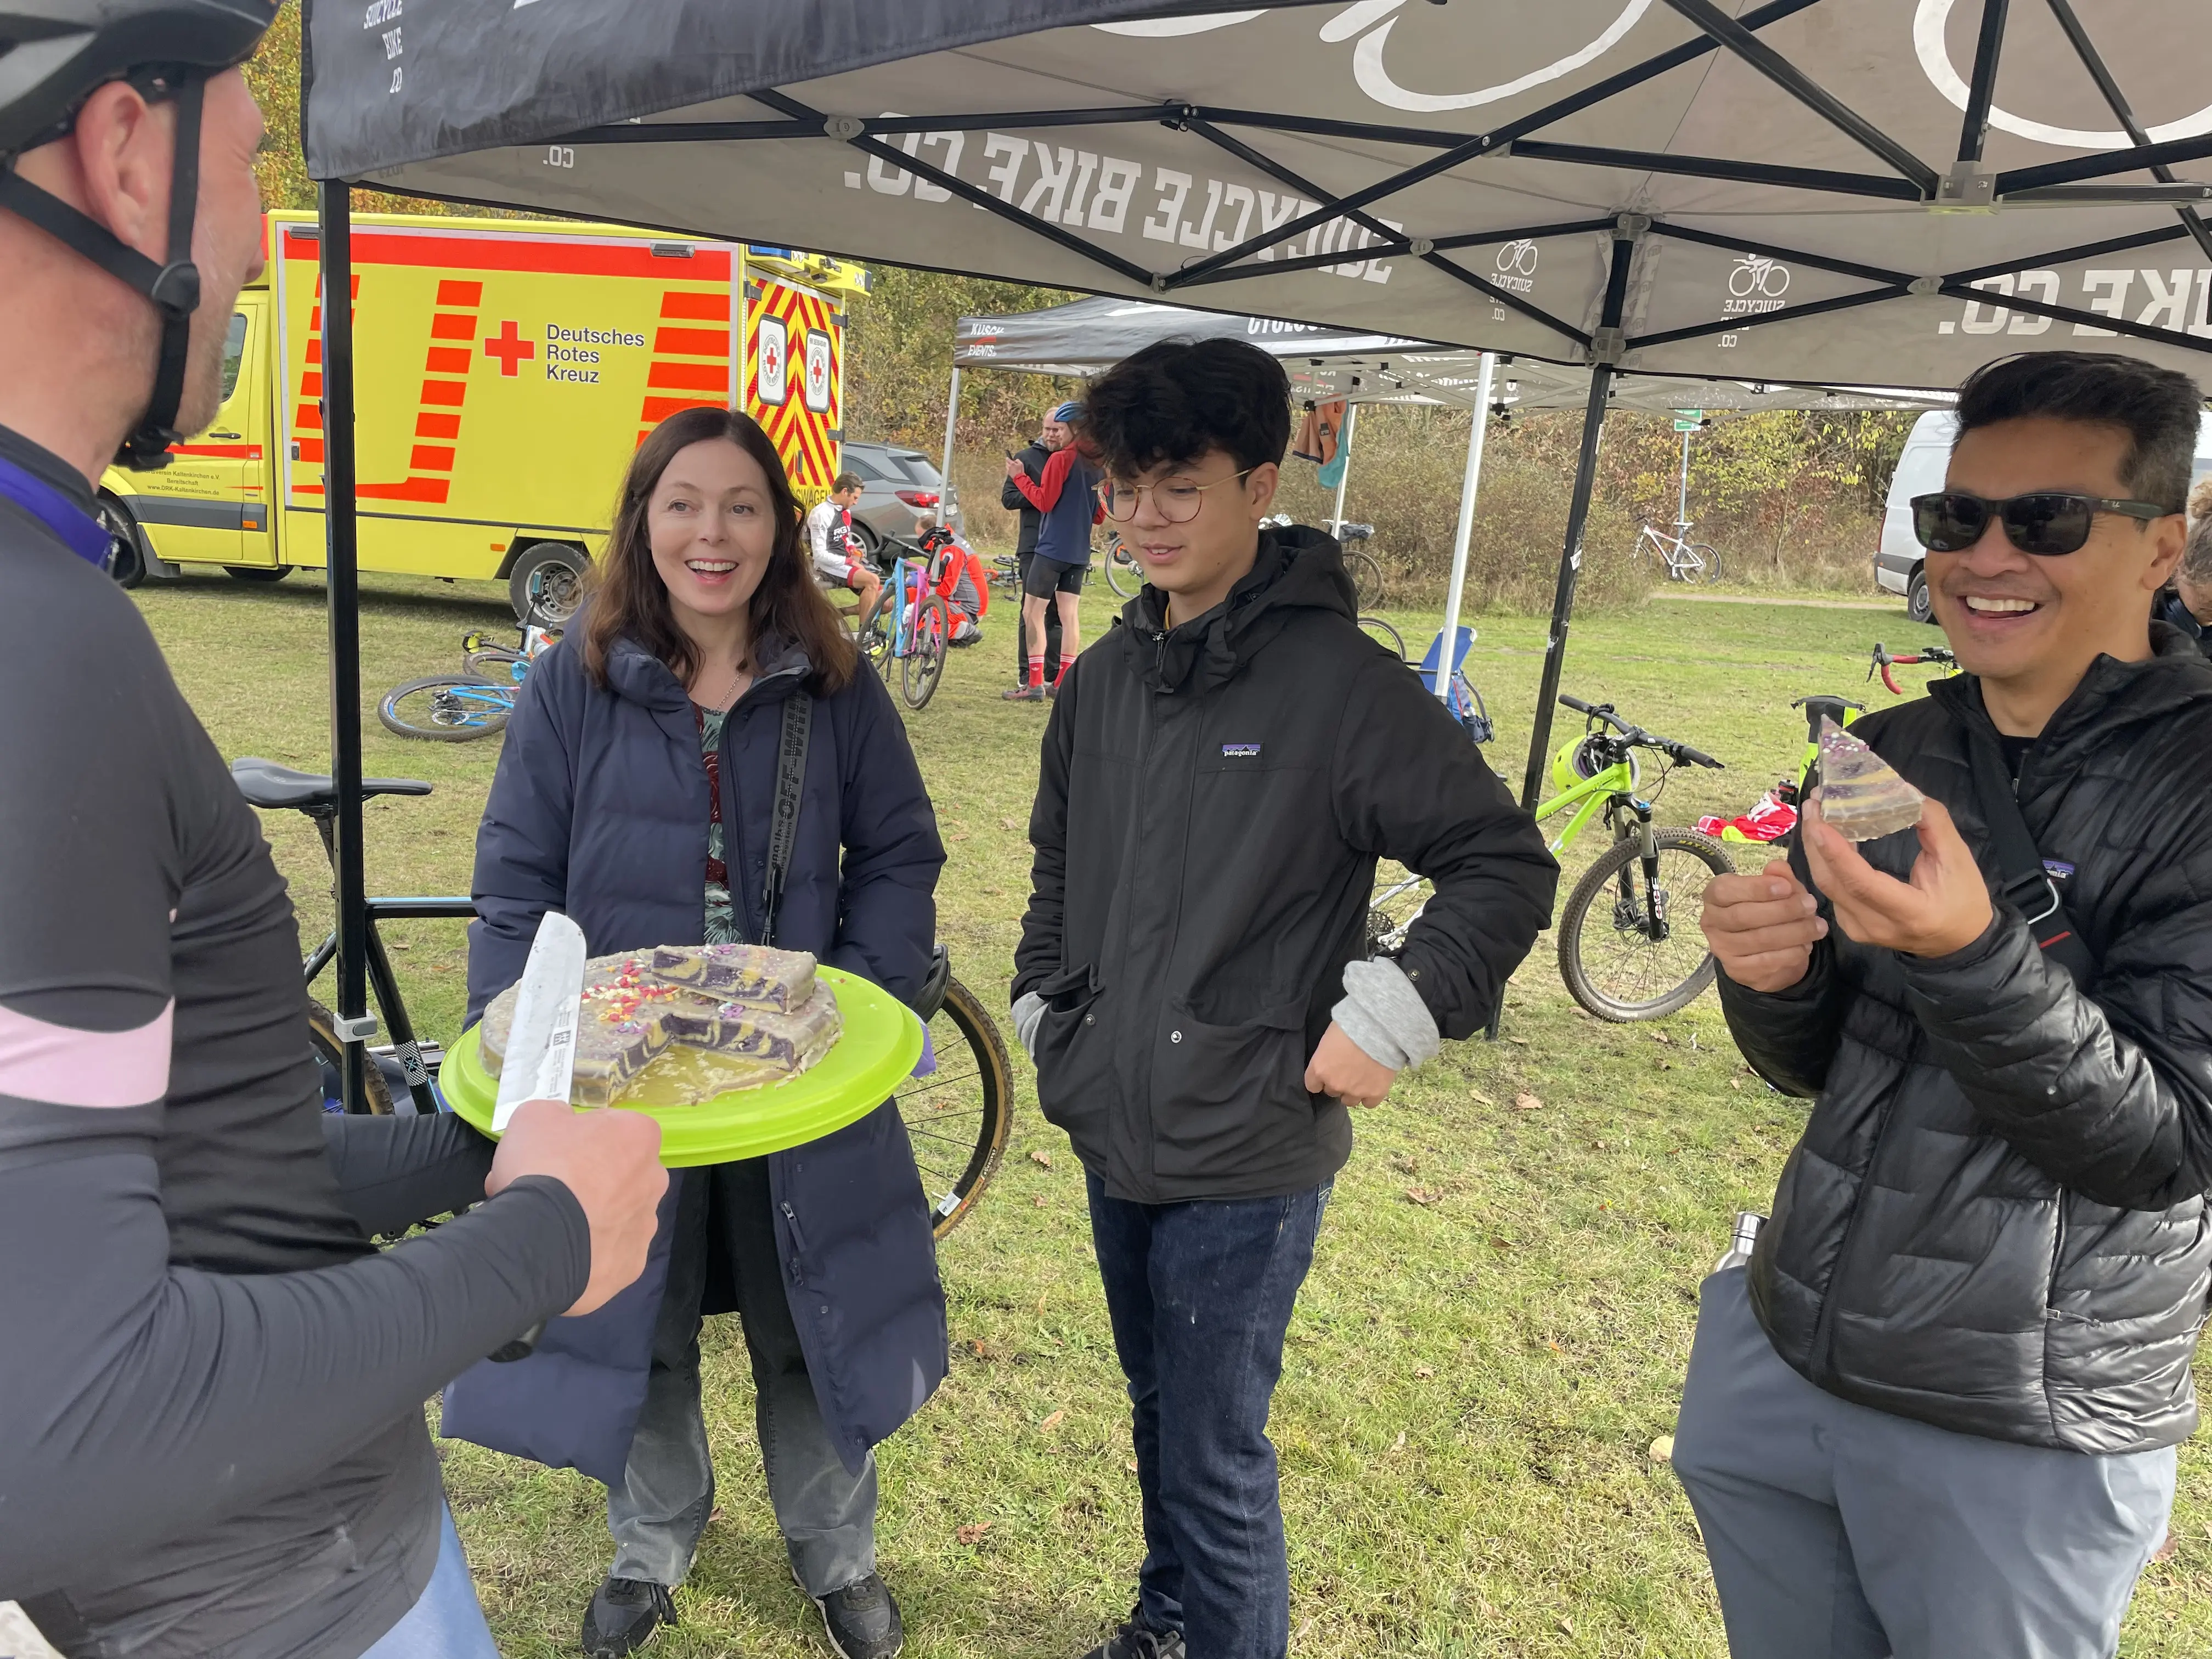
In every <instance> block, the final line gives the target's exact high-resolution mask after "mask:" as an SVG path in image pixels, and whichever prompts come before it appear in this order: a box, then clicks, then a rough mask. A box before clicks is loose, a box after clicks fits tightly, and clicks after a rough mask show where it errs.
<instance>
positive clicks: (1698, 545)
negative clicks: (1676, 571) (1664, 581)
mask: <svg viewBox="0 0 2212 1659" xmlns="http://www.w3.org/2000/svg"><path fill="white" fill-rule="evenodd" d="M1689 550H1690V551H1691V552H1692V553H1693V554H1695V555H1696V556H1697V561H1698V562H1696V563H1695V564H1693V565H1691V566H1690V567H1689V568H1687V569H1686V570H1684V571H1683V572H1682V580H1684V581H1686V582H1717V581H1718V580H1720V579H1721V556H1720V552H1719V550H1717V549H1716V548H1714V547H1712V546H1711V545H1710V544H1707V543H1705V542H1692V543H1691V544H1690V545H1689Z"/></svg>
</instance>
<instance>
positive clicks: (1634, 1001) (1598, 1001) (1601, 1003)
mask: <svg viewBox="0 0 2212 1659" xmlns="http://www.w3.org/2000/svg"><path fill="white" fill-rule="evenodd" d="M1652 834H1653V838H1654V839H1655V840H1656V842H1657V844H1658V851H1659V858H1660V873H1661V879H1662V883H1663V882H1666V881H1667V880H1668V866H1669V864H1670V862H1671V863H1672V865H1673V866H1674V868H1675V869H1677V870H1686V866H1703V868H1704V870H1705V872H1709V873H1708V875H1707V879H1710V878H1711V876H1726V875H1732V874H1734V873H1735V861H1734V860H1732V859H1730V858H1729V854H1728V849H1727V848H1724V847H1723V846H1722V845H1721V843H1720V842H1717V841H1715V840H1714V839H1713V838H1712V837H1711V836H1701V835H1699V833H1698V832H1697V831H1696V830H1694V829H1681V828H1679V827H1676V826H1673V825H1669V826H1666V827H1662V828H1660V829H1655V830H1654V831H1653V832H1652ZM1642 852H1643V847H1642V842H1641V841H1640V840H1639V838H1638V837H1637V836H1628V837H1627V838H1626V839H1625V840H1621V841H1617V842H1613V845H1612V846H1611V847H1609V848H1607V849H1606V852H1605V854H1604V855H1603V856H1602V857H1601V858H1600V859H1599V860H1598V861H1597V862H1596V863H1595V864H1593V865H1592V866H1590V867H1589V870H1588V871H1587V872H1584V874H1583V878H1582V879H1581V880H1580V881H1578V882H1577V883H1576V884H1575V889H1574V891H1573V892H1572V893H1571V894H1570V895H1568V897H1567V903H1566V908H1565V909H1564V910H1562V911H1561V912H1560V913H1559V975H1560V977H1561V978H1563V979H1565V981H1566V983H1567V990H1568V993H1569V994H1571V996H1572V997H1573V998H1574V1000H1576V1001H1577V1002H1578V1003H1580V1004H1581V1005H1582V1006H1583V1007H1584V1008H1586V1009H1588V1010H1589V1012H1591V1013H1593V1014H1595V1015H1596V1016H1597V1017H1598V1018H1600V1019H1604V1020H1611V1021H1613V1022H1614V1023H1615V1024H1628V1023H1630V1022H1632V1021H1635V1020H1643V1019H1659V1018H1663V1017H1664V1016H1666V1015H1668V1014H1671V1013H1673V1012H1675V1011H1676V1010H1677V1009H1679V1008H1682V1007H1685V1006H1687V1005H1688V1004H1689V1003H1691V1002H1692V1001H1693V1000H1696V999H1697V997H1698V996H1699V994H1701V993H1702V992H1703V991H1704V990H1705V987H1707V986H1708V985H1711V983H1712V982H1713V958H1712V953H1711V951H1706V950H1705V949H1704V948H1703V947H1704V945H1705V935H1704V934H1703V933H1700V932H1699V931H1698V907H1699V903H1700V902H1701V900H1702V898H1703V895H1704V890H1705V889H1704V883H1703V882H1702V881H1701V882H1698V883H1697V884H1696V890H1695V891H1687V892H1686V891H1682V890H1678V887H1679V884H1676V885H1670V886H1668V887H1667V888H1666V891H1667V893H1668V938H1667V939H1665V940H1663V941H1658V942H1656V943H1655V942H1654V941H1652V940H1650V939H1648V938H1645V937H1644V935H1643V934H1641V933H1637V932H1636V931H1635V929H1634V928H1633V927H1622V926H1621V925H1620V921H1621V917H1620V906H1621V905H1622V903H1623V902H1624V901H1623V899H1622V895H1621V892H1620V885H1619V880H1618V878H1620V875H1621V874H1622V872H1623V871H1624V869H1626V871H1627V872H1628V874H1629V880H1630V884H1631V891H1632V893H1635V894H1636V897H1637V900H1638V902H1644V903H1648V902H1649V899H1648V894H1643V893H1637V892H1636V890H1637V889H1638V888H1640V887H1641V886H1642V884H1643V882H1644V872H1643V863H1642ZM1670 853H1671V854H1674V858H1673V859H1672V860H1669V858H1668V854H1670ZM1593 915H1595V921H1593V920H1592V917H1593ZM1632 940H1633V941H1635V942H1634V943H1632V942H1631V941H1632ZM1691 941H1694V942H1695V944H1694V946H1692V945H1691V943H1690V942H1691ZM1608 947H1610V948H1611V951H1612V952H1613V953H1614V954H1615V956H1616V959H1617V960H1618V961H1619V962H1620V963H1622V964H1623V965H1624V966H1625V967H1628V968H1630V969H1631V970H1632V973H1633V971H1634V970H1635V969H1638V968H1640V969H1642V970H1643V971H1642V974H1641V975H1640V977H1641V978H1642V980H1643V981H1644V982H1643V983H1642V984H1641V985H1640V986H1639V987H1638V988H1639V989H1642V990H1645V991H1649V992H1650V994H1649V995H1629V994H1623V991H1622V985H1621V980H1620V977H1618V976H1616V975H1613V974H1612V973H1610V972H1608V971H1607V970H1606V969H1605V967H1604V966H1602V965H1601V964H1602V963H1604V960H1605V958H1606V957H1607V953H1608ZM1692 949H1694V950H1695V951H1696V956H1695V958H1694V965H1693V966H1692V967H1690V968H1689V969H1687V970H1686V971H1684V970H1682V968H1681V964H1682V963H1684V962H1685V961H1689V960H1691V959H1692V958H1691V951H1692ZM1643 952H1649V954H1648V955H1639V953H1643ZM1655 975H1656V977H1655ZM1601 981H1603V982H1601Z"/></svg>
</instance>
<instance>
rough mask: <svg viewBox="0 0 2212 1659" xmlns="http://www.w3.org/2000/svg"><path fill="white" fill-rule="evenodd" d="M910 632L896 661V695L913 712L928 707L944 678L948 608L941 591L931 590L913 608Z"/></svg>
mask: <svg viewBox="0 0 2212 1659" xmlns="http://www.w3.org/2000/svg"><path fill="white" fill-rule="evenodd" d="M908 625H909V626H910V627H911V628H912V629H914V635H913V637H912V638H911V639H909V640H908V641H907V654H906V656H905V658H904V659H902V661H901V662H900V664H899V694H900V695H901V696H903V697H904V698H905V699H906V706H907V707H908V708H911V709H914V710H915V711H917V712H919V711H921V709H924V708H928V707H929V700H930V699H931V698H932V697H933V696H936V695H937V685H938V682H939V680H942V679H943V678H945V650H946V648H947V647H949V646H950V645H951V642H952V609H951V606H950V605H946V604H945V599H944V596H943V595H942V594H938V593H933V594H931V595H930V596H929V597H928V598H927V599H924V600H923V601H922V602H921V604H920V605H917V606H915V613H914V620H913V622H912V623H909V624H908Z"/></svg>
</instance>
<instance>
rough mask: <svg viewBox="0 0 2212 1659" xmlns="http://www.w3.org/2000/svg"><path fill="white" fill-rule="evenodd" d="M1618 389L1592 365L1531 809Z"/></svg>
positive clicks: (1531, 745) (1539, 787) (1526, 779)
mask: <svg viewBox="0 0 2212 1659" xmlns="http://www.w3.org/2000/svg"><path fill="white" fill-rule="evenodd" d="M1612 389H1613V370H1612V368H1609V367H1608V366H1607V365H1606V364H1604V363H1599V364H1597V365H1596V366H1595V367H1594V368H1592V369H1591V370H1590V389H1589V404H1588V405H1587V406H1586V407H1585V408H1584V409H1583V448H1582V455H1581V458H1580V459H1578V460H1577V461H1576V463H1575V493H1574V498H1573V499H1572V501H1570V502H1569V503H1568V506H1567V536H1566V545H1565V548H1564V549H1563V550H1561V552H1560V554H1559V585H1558V586H1557V587H1555V588H1554V589H1553V592H1552V634H1551V637H1550V639H1549V640H1547V641H1546V642H1545V646H1544V678H1543V680H1542V683H1541V684H1540V685H1539V686H1538V687H1537V690H1536V714H1535V719H1534V721H1533V722H1532V723H1531V727H1530V731H1529V735H1528V771H1527V773H1526V774H1524V775H1523V776H1522V781H1521V805H1522V806H1523V807H1524V808H1526V809H1527V810H1528V811H1532V812H1533V811H1535V810H1536V803H1537V802H1538V801H1540V800H1541V799H1543V798H1544V795H1543V788H1544V761H1545V754H1546V751H1547V750H1548V749H1549V748H1550V747H1551V742H1552V707H1553V703H1554V702H1556V701H1557V700H1558V698H1559V675H1560V671H1561V670H1563V669H1564V668H1565V665H1566V659H1567V623H1568V620H1569V618H1571V617H1572V616H1573V615H1574V611H1575V582H1576V580H1577V578H1578V577H1579V576H1580V575H1581V574H1582V568H1583V528H1584V526H1587V525H1588V524H1589V509H1590V495H1591V492H1592V490H1593V489H1594V488H1595V485H1596V483H1597V441H1598V435H1599V434H1600V433H1601V432H1603V431H1604V430H1605V400H1606V397H1607V393H1608V392H1611V391H1612Z"/></svg>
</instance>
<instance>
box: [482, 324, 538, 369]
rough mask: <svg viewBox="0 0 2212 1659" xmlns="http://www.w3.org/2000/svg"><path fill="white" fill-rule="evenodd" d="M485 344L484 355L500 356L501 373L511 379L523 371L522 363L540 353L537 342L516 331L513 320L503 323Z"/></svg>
mask: <svg viewBox="0 0 2212 1659" xmlns="http://www.w3.org/2000/svg"><path fill="white" fill-rule="evenodd" d="M483 345H484V356H487V357H496V358H498V359H499V372H500V375H501V378H502V379H505V380H513V378H514V377H515V376H516V375H518V374H521V373H522V369H521V368H520V365H521V364H524V363H526V362H529V361H530V360H531V359H532V358H533V357H535V356H537V355H538V344H537V342H535V341H534V340H526V339H524V338H523V337H521V336H520V334H518V333H516V332H515V330H514V325H513V322H511V321H510V322H504V323H501V325H499V332H498V333H496V334H495V335H494V336H492V337H491V338H490V339H489V340H486V341H485V342H484V343H483Z"/></svg>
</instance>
